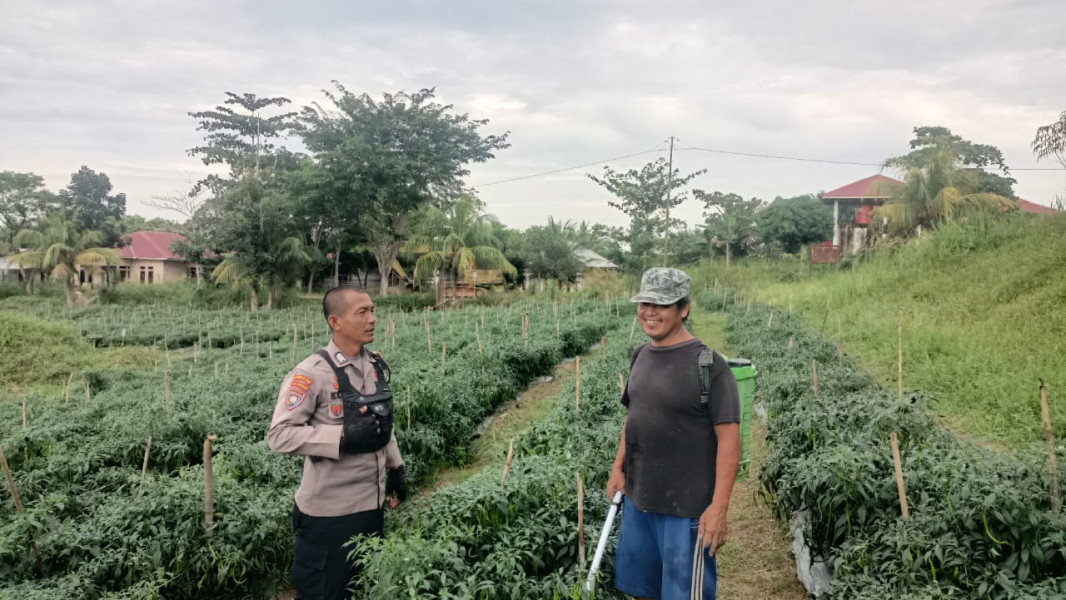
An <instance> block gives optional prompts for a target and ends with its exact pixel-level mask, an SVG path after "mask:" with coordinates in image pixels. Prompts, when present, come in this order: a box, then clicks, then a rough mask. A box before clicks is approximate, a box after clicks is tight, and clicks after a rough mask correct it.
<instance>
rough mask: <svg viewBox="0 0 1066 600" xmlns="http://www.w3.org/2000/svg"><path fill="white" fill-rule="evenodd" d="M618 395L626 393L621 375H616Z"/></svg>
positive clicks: (624, 381) (624, 380)
mask: <svg viewBox="0 0 1066 600" xmlns="http://www.w3.org/2000/svg"><path fill="white" fill-rule="evenodd" d="M618 393H619V394H624V393H626V379H625V377H624V376H623V375H622V374H621V373H619V374H618Z"/></svg>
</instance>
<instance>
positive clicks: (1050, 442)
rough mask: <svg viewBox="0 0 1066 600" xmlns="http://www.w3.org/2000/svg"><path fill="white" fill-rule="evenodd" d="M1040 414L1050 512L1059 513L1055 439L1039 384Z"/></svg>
mask: <svg viewBox="0 0 1066 600" xmlns="http://www.w3.org/2000/svg"><path fill="white" fill-rule="evenodd" d="M1040 414H1041V415H1042V416H1043V419H1044V439H1045V440H1047V455H1048V470H1049V471H1050V472H1051V512H1052V513H1054V514H1058V513H1059V509H1060V508H1062V496H1061V494H1060V492H1059V470H1058V468H1057V467H1056V466H1055V437H1054V436H1053V435H1052V434H1051V407H1050V406H1048V401H1047V386H1046V385H1044V382H1043V381H1041V382H1040Z"/></svg>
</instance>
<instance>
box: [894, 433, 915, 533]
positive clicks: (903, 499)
mask: <svg viewBox="0 0 1066 600" xmlns="http://www.w3.org/2000/svg"><path fill="white" fill-rule="evenodd" d="M889 439H890V440H891V442H892V463H893V464H894V465H895V467H896V489H897V490H898V491H899V507H900V510H901V511H902V512H903V520H904V521H906V520H908V519H910V518H911V511H910V509H909V508H907V490H906V488H904V487H903V463H902V462H901V461H900V459H899V442H898V441H897V440H896V432H895V431H893V432H892V435H891V436H890V438H889Z"/></svg>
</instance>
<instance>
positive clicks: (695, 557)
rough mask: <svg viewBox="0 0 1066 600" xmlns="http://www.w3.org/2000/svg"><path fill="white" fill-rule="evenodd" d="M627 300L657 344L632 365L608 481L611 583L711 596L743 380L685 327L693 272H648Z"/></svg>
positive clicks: (642, 350) (672, 597)
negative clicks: (619, 502) (613, 548)
mask: <svg viewBox="0 0 1066 600" xmlns="http://www.w3.org/2000/svg"><path fill="white" fill-rule="evenodd" d="M631 301H632V302H636V303H638V305H637V317H638V318H639V319H640V325H641V328H642V329H643V330H644V333H646V334H647V335H648V337H649V338H651V343H650V344H642V345H640V346H638V347H637V348H636V349H635V350H634V351H633V356H632V358H631V359H630V367H629V382H628V384H627V385H626V388H625V391H624V392H623V394H622V404H624V405H625V406H626V408H627V409H628V414H627V416H626V420H625V423H624V424H623V425H622V436H621V440H620V442H619V444H618V453H617V454H616V456H615V459H614V465H613V467H612V468H611V475H610V478H609V480H608V482H607V496H608V497H613V496H614V493H615V492H616V491H621V492H623V493H624V494H625V495H626V497H625V502H624V504H623V508H622V526H621V532H620V534H619V538H618V550H617V556H616V559H615V568H614V573H615V580H614V582H615V587H616V588H617V589H618V590H619V591H620V592H623V593H625V594H629V595H631V596H635V597H636V598H637V599H638V600H640V599H652V598H661V599H662V600H689V598H703V599H704V600H713V599H714V597H715V585H716V582H717V569H716V565H715V560H714V556H715V553H716V552H717V551H718V549H719V548H721V547H722V544H724V543H725V541H726V533H727V518H726V515H727V512H728V509H729V495H730V493H731V492H732V491H733V481H734V480H735V479H736V476H737V465H738V463H739V460H740V427H739V425H738V424H739V423H740V398H739V394H738V392H737V382H736V379H735V378H734V377H733V373H732V371H730V370H729V365H728V364H727V363H726V361H725V359H723V358H722V356H721V355H719V354H718V353H716V352H711V351H706V346H704V345H703V343H702V342H700V340H698V339H696V338H694V337H692V335H691V334H690V333H689V332H688V330H687V329H685V321H686V320H687V319H688V314H689V278H688V275H686V274H685V273H684V272H682V271H679V270H677V269H665V268H655V269H649V270H647V271H645V273H644V276H643V278H642V279H641V284H640V292H639V293H638V294H637V295H636V296H633V298H632V299H631ZM705 351H706V352H705ZM701 353H703V357H704V358H703V359H702V361H701V357H700V355H701ZM701 362H703V363H704V375H705V377H704V379H705V380H706V383H703V384H701V377H700V370H701V365H700V363H701ZM708 376H709V377H708ZM697 546H699V550H698V551H697ZM701 563H702V565H701ZM701 566H702V568H701ZM701 583H702V585H701Z"/></svg>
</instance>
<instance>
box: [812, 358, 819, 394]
mask: <svg viewBox="0 0 1066 600" xmlns="http://www.w3.org/2000/svg"><path fill="white" fill-rule="evenodd" d="M811 371H812V372H813V373H814V397H815V398H818V361H817V360H812V361H811Z"/></svg>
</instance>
